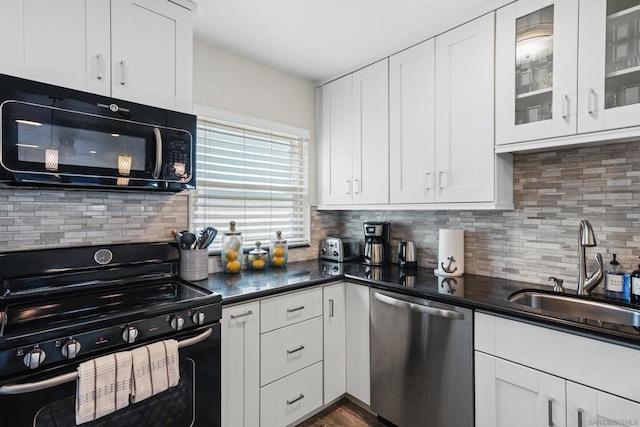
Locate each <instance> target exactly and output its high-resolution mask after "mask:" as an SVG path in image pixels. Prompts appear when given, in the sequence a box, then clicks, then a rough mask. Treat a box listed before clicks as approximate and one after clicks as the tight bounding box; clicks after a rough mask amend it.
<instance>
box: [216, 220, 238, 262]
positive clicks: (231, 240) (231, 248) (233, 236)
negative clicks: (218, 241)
mask: <svg viewBox="0 0 640 427" xmlns="http://www.w3.org/2000/svg"><path fill="white" fill-rule="evenodd" d="M220 257H221V260H222V269H223V270H224V272H225V273H239V272H240V269H241V268H242V233H241V232H239V231H237V230H236V222H235V221H231V222H230V223H229V230H227V231H225V232H224V233H223V235H222V251H221V252H220Z"/></svg>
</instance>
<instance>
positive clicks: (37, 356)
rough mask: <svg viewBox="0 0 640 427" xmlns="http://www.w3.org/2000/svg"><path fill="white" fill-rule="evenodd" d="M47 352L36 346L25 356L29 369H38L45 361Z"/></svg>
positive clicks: (25, 363)
mask: <svg viewBox="0 0 640 427" xmlns="http://www.w3.org/2000/svg"><path fill="white" fill-rule="evenodd" d="M45 357H47V354H46V353H45V352H44V350H43V349H41V348H40V347H34V348H33V350H31V351H29V352H28V353H27V354H26V355H25V356H24V359H23V361H24V365H25V366H26V367H27V368H29V369H36V368H37V367H39V366H40V365H41V364H42V362H44V359H45Z"/></svg>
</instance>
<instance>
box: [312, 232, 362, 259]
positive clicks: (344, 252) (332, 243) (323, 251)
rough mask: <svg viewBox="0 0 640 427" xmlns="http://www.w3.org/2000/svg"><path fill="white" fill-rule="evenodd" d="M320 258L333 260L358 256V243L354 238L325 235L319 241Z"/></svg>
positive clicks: (356, 257)
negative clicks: (325, 236)
mask: <svg viewBox="0 0 640 427" xmlns="http://www.w3.org/2000/svg"><path fill="white" fill-rule="evenodd" d="M320 258H322V259H327V260H330V261H335V262H345V261H352V260H356V259H359V258H360V244H359V243H358V241H357V240H356V239H347V238H341V237H327V238H324V239H322V242H320Z"/></svg>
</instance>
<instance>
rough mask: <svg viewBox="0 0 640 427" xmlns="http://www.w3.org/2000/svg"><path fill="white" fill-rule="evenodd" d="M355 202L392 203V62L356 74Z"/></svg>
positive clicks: (354, 128)
mask: <svg viewBox="0 0 640 427" xmlns="http://www.w3.org/2000/svg"><path fill="white" fill-rule="evenodd" d="M353 203H354V204H373V203H389V61H388V60H386V59H384V60H382V61H379V62H376V63H375V64H372V65H369V66H368V67H365V68H363V69H362V70H359V71H356V72H355V73H353Z"/></svg>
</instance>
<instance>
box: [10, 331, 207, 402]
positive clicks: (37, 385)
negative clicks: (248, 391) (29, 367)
mask: <svg viewBox="0 0 640 427" xmlns="http://www.w3.org/2000/svg"><path fill="white" fill-rule="evenodd" d="M212 333H213V329H212V328H209V329H207V330H206V331H204V332H202V333H201V334H199V335H196V336H195V337H192V338H187V339H184V340H181V341H178V348H184V347H189V346H190V345H194V344H198V343H199V342H202V341H204V340H206V339H207V338H209V336H210V335H211V334H212ZM77 379H78V372H69V373H68V374H63V375H59V376H57V377H53V378H48V379H46V380H42V381H36V382H32V383H26V384H7V385H3V386H2V387H0V395H2V394H22V393H29V392H32V391H40V390H44V389H47V388H50V387H55V386H57V385H60V384H64V383H68V382H71V381H75V380H77Z"/></svg>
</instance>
